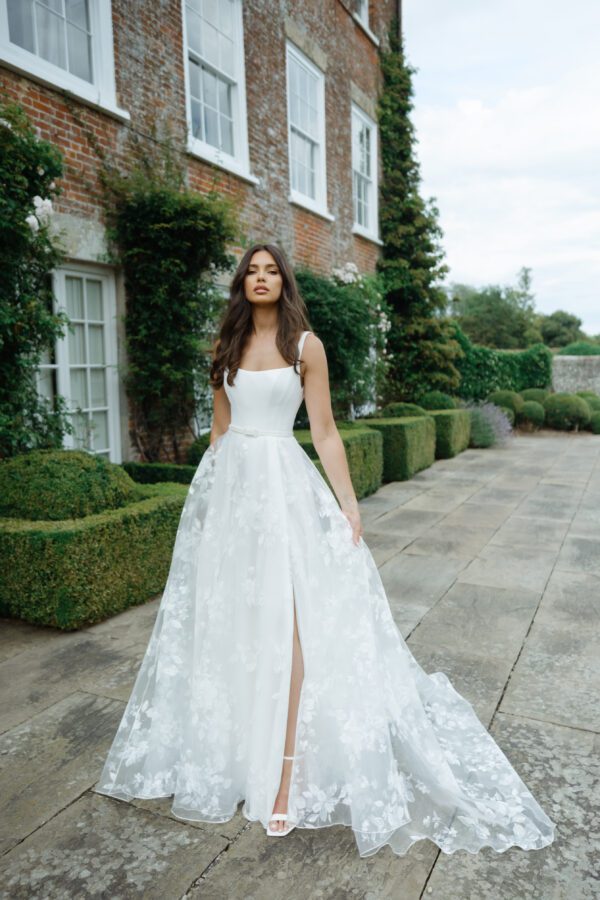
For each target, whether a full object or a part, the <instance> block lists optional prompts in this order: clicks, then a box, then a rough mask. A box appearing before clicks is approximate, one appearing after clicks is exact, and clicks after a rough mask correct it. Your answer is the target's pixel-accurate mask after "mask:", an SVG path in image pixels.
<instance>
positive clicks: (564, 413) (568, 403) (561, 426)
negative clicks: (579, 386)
mask: <svg viewBox="0 0 600 900" xmlns="http://www.w3.org/2000/svg"><path fill="white" fill-rule="evenodd" d="M544 410H545V412H546V425H548V426H549V427H550V428H556V429H558V430H559V431H572V430H575V431H577V430H579V429H580V428H585V426H586V425H589V423H590V419H591V410H590V408H589V406H588V405H587V403H586V402H585V400H584V399H583V398H582V397H578V396H577V395H576V394H567V393H557V394H550V396H549V397H547V398H546V399H545V400H544Z"/></svg>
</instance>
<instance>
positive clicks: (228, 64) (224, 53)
mask: <svg viewBox="0 0 600 900" xmlns="http://www.w3.org/2000/svg"><path fill="white" fill-rule="evenodd" d="M234 53H235V48H234V45H233V41H232V40H231V39H230V38H228V37H225V35H223V34H220V35H219V64H220V67H221V70H222V71H223V72H226V73H227V74H228V75H232V76H233V74H234V73H235V56H234Z"/></svg>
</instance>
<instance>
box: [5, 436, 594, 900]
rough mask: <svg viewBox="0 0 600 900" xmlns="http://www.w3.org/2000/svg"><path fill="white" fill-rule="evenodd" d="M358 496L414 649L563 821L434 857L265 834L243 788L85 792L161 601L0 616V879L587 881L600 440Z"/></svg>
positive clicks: (496, 889)
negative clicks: (175, 813)
mask: <svg viewBox="0 0 600 900" xmlns="http://www.w3.org/2000/svg"><path fill="white" fill-rule="evenodd" d="M360 507H361V512H362V518H363V523H364V528H365V533H364V537H365V540H366V542H367V544H368V545H369V547H370V548H371V551H372V553H373V555H374V557H375V559H376V560H377V563H378V565H379V567H380V572H381V576H382V579H383V582H384V584H385V587H386V590H387V592H388V597H389V600H390V605H391V607H392V610H393V612H394V615H395V618H396V621H397V623H398V626H399V628H400V629H401V631H402V634H403V635H404V637H405V638H406V639H407V640H408V644H409V646H410V648H411V650H412V652H413V653H414V655H415V656H416V658H417V659H418V660H419V662H420V663H421V664H422V665H423V666H424V668H425V669H426V670H427V671H429V672H433V671H444V672H446V673H447V674H448V676H449V677H450V678H451V679H452V681H453V683H454V685H455V686H456V688H457V690H459V691H460V692H461V693H462V694H463V695H464V696H465V697H466V698H467V699H468V700H469V701H470V702H471V703H472V704H473V706H474V707H475V709H476V711H477V713H478V715H479V717H480V718H481V720H482V721H483V722H484V723H485V725H486V727H488V728H490V730H491V733H492V734H493V736H494V738H495V739H496V741H497V742H498V743H499V745H500V746H501V747H502V749H503V750H504V752H505V753H506V755H507V756H508V758H509V759H510V761H511V762H512V763H513V765H514V766H515V768H516V769H517V771H518V772H519V774H520V775H521V777H522V778H523V780H524V781H525V783H526V784H527V785H528V786H529V787H530V788H531V790H532V791H533V793H534V794H535V796H536V797H537V799H538V800H539V802H540V803H541V805H542V806H543V808H544V809H545V810H546V812H547V813H548V814H549V815H550V817H551V818H553V819H554V820H555V821H556V822H557V824H558V837H557V840H556V841H555V843H554V844H553V845H552V846H551V847H549V848H546V849H545V850H543V851H537V852H530V853H525V852H523V851H521V850H518V849H513V850H509V851H508V852H507V853H505V854H496V853H494V852H493V851H491V850H489V849H487V850H483V851H482V852H481V853H480V854H478V855H476V856H471V855H469V854H467V853H465V852H458V853H456V854H454V855H453V856H444V855H443V854H441V853H439V851H438V850H437V848H436V847H435V846H434V845H433V844H430V843H427V842H421V843H420V844H419V845H416V846H415V847H413V848H412V850H411V851H410V852H409V854H408V855H407V856H406V857H404V858H400V857H397V856H394V854H393V853H392V852H391V850H390V848H389V847H385V848H383V849H382V850H381V851H380V852H379V853H377V854H376V855H375V856H372V857H369V858H367V859H361V858H360V857H359V856H358V852H357V850H356V844H355V841H354V838H353V834H352V832H351V830H350V829H348V828H345V827H344V826H335V827H331V828H326V829H322V830H317V831H314V830H312V831H311V830H300V829H296V830H295V831H294V832H293V833H292V834H291V835H290V836H289V837H286V838H282V839H277V838H273V839H271V838H268V837H267V836H266V835H265V833H264V830H263V828H262V827H261V826H260V825H259V824H258V823H249V822H247V821H246V820H245V819H244V818H243V817H242V816H241V812H240V810H241V804H240V809H238V812H237V813H236V815H235V816H234V818H233V819H232V820H231V821H229V822H227V823H225V824H221V825H208V824H200V825H193V824H188V823H186V822H182V821H180V820H177V819H175V818H174V817H172V816H171V815H170V814H169V806H170V804H169V801H168V800H155V801H135V802H134V803H132V804H126V803H122V802H119V801H116V800H112V799H110V798H108V797H104V796H103V795H100V794H96V793H94V791H93V787H94V784H95V783H96V781H97V779H98V777H99V774H100V770H101V767H102V764H103V761H104V757H105V755H106V753H107V751H108V747H109V745H110V742H111V740H112V737H113V735H114V732H115V730H116V727H117V725H118V722H119V720H120V717H121V714H122V712H123V709H124V705H125V702H126V700H127V698H128V696H129V692H130V690H131V687H132V685H133V680H134V677H135V674H136V672H137V668H138V666H139V664H140V661H141V659H142V656H143V653H144V650H145V647H146V643H147V641H148V638H149V635H150V631H151V628H152V624H153V622H154V618H155V616H156V612H157V609H158V602H159V598H156V599H155V600H154V601H152V602H151V603H148V604H146V605H144V606H143V607H140V608H137V609H132V610H129V611H128V612H125V613H123V614H121V615H119V616H116V617H115V618H113V619H111V620H110V621H107V622H103V623H102V624H99V625H96V626H94V627H91V628H87V629H84V630H82V631H79V632H77V633H71V634H62V633H60V632H58V631H53V630H49V629H43V628H35V627H33V626H29V625H26V624H23V623H18V622H12V621H7V620H4V621H3V622H2V630H1V632H0V653H1V656H0V659H1V660H2V662H0V685H1V687H0V690H1V696H2V704H1V707H0V786H1V793H0V798H1V799H0V841H1V845H2V854H3V855H2V858H1V859H0V897H2V898H10V900H16V898H27V900H33V898H52V900H57V898H77V900H81V898H84V897H95V898H110V900H120V898H144V900H154V898H156V900H178V898H186V900H187V898H189V900H193V898H200V897H202V898H203V900H224V898H228V900H233V898H245V900H252V898H254V900H280V898H286V900H287V898H298V900H307V898H311V900H312V898H336V900H346V898H369V900H378V898H388V897H389V898H394V900H400V898H402V900H416V898H420V897H425V898H430V897H431V898H433V900H486V898H490V900H491V898H493V900H525V898H536V900H537V898H539V900H563V898H564V900H579V898H593V897H598V882H597V881H596V878H597V877H598V872H599V871H600V851H599V845H598V840H597V835H598V831H599V827H598V819H597V817H598V809H599V808H600V802H599V801H600V796H599V781H600V778H599V776H600V763H599V758H600V757H599V752H598V751H599V749H600V746H599V733H600V704H599V703H598V697H599V690H600V652H599V648H598V633H599V628H598V623H599V619H600V612H599V611H600V437H596V436H593V435H590V434H587V433H583V434H568V435H563V434H558V433H555V432H547V431H544V432H541V433H539V434H532V435H529V436H519V437H516V438H514V439H512V440H511V441H510V443H509V444H508V445H507V447H505V448H500V449H490V450H468V451H467V452H465V453H463V454H461V455H460V456H459V457H457V458H456V459H453V460H448V461H444V462H437V463H435V465H434V466H432V467H431V468H430V469H427V470H426V471H424V472H421V473H420V474H418V475H417V476H416V477H414V478H412V479H411V480H410V481H408V482H396V483H393V484H388V485H386V486H384V487H383V488H381V489H380V490H379V491H378V492H377V493H376V494H374V495H372V496H371V497H368V498H366V499H364V500H362V501H361V503H360ZM594 816H595V817H596V819H595V821H594Z"/></svg>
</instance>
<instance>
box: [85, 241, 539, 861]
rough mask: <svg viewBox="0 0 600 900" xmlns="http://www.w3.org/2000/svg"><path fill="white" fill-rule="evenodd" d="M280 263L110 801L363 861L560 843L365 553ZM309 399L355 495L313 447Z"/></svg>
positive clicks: (273, 259) (317, 376)
mask: <svg viewBox="0 0 600 900" xmlns="http://www.w3.org/2000/svg"><path fill="white" fill-rule="evenodd" d="M308 326H309V322H308V319H307V315H306V310H305V307H304V304H303V302H302V300H301V298H300V296H299V293H298V290H297V287H296V284H295V281H294V276H293V273H292V270H291V268H290V266H289V264H288V262H287V260H286V259H285V256H284V254H283V253H282V251H281V250H280V249H279V248H278V247H276V246H274V245H271V244H260V245H256V246H254V247H251V248H250V249H249V250H248V251H247V252H246V253H245V254H244V256H243V258H242V260H241V262H240V264H239V266H238V268H237V270H236V272H235V275H234V278H233V281H232V286H231V296H230V302H229V306H228V309H227V312H226V314H225V317H224V320H223V322H222V325H221V329H220V336H219V340H218V341H217V344H216V347H215V351H214V359H213V363H212V368H211V380H212V384H213V388H214V420H213V425H212V429H211V444H210V447H209V449H208V450H207V451H206V453H205V454H204V456H203V457H202V460H201V462H200V465H199V466H198V469H197V471H196V474H195V476H194V479H193V481H192V484H191V485H190V490H189V493H188V496H187V498H186V502H185V505H184V508H183V512H182V515H181V520H180V524H179V528H178V532H177V537H176V541H175V547H174V551H173V559H172V563H171V569H170V572H169V577H168V580H167V584H166V587H165V591H164V594H163V597H162V600H161V604H160V607H159V610H158V614H157V618H156V622H155V626H154V630H153V632H152V636H151V638H150V642H149V645H148V649H147V651H146V655H145V657H144V660H143V661H142V665H141V668H140V671H139V673H138V677H137V680H136V682H135V685H134V688H133V691H132V694H131V697H130V699H129V702H128V704H127V708H126V710H125V712H124V715H123V719H122V721H121V724H120V726H119V729H118V731H117V734H116V736H115V739H114V741H113V745H112V747H111V749H110V752H109V754H108V758H107V760H106V763H105V766H104V770H103V772H102V776H101V778H100V782H99V785H98V787H97V788H96V790H97V791H99V792H100V793H104V794H109V795H111V796H114V797H120V798H122V799H131V798H133V797H143V798H152V797H161V796H171V795H173V798H174V799H173V805H172V811H173V814H174V815H175V816H177V817H179V818H183V819H187V820H193V821H204V822H224V821H226V820H228V819H230V818H231V817H232V816H233V815H234V813H235V811H236V808H237V806H238V803H239V802H240V800H244V806H243V809H242V813H243V815H244V816H245V817H246V818H247V819H249V820H250V821H257V820H258V821H260V822H261V823H262V824H263V825H264V826H265V827H266V829H267V834H269V835H274V836H279V837H281V836H283V835H285V834H288V833H289V832H290V831H291V830H292V829H293V828H294V827H296V826H298V827H303V828H319V827H324V826H328V825H334V824H345V825H349V826H351V827H352V829H353V831H354V836H355V839H356V842H357V846H358V850H359V853H360V855H361V856H369V855H371V854H373V853H375V852H377V850H379V849H380V848H381V847H382V846H383V845H385V844H390V846H391V847H392V850H393V851H394V852H395V853H398V854H404V853H406V851H407V850H408V848H409V847H410V846H411V844H413V843H414V842H415V841H417V840H420V839H422V838H429V839H430V840H432V841H434V842H435V843H436V844H437V845H438V846H439V847H440V848H441V849H442V850H443V851H444V852H446V853H452V852H454V851H455V850H458V849H465V850H468V851H470V852H475V851H477V850H479V849H480V848H481V847H483V846H490V847H493V848H494V849H495V850H497V851H503V850H506V849H508V848H509V847H511V846H515V845H516V846H520V847H522V848H524V849H534V848H540V847H544V846H546V845H547V844H549V843H551V842H552V840H553V837H554V825H553V823H552V822H551V821H550V819H549V818H548V817H547V816H546V815H545V813H544V812H543V810H542V809H541V808H540V807H539V805H538V804H537V802H536V800H535V799H534V798H533V796H532V795H531V794H530V792H529V791H528V789H527V788H526V787H525V785H524V784H523V782H522V781H521V780H520V778H519V776H518V775H517V773H516V772H515V771H514V770H513V769H512V767H511V766H510V764H509V762H508V760H507V759H506V757H505V756H504V754H503V753H502V752H501V750H500V749H499V748H498V746H497V745H496V744H495V743H494V741H493V740H492V738H491V737H490V735H489V734H488V733H487V731H486V730H485V728H484V727H483V725H482V724H481V723H480V722H479V720H478V718H477V716H476V715H475V713H474V711H473V708H472V707H471V706H470V704H469V703H467V702H466V701H465V700H464V699H463V698H462V697H461V696H460V695H459V694H457V693H456V691H455V690H454V688H453V687H452V685H451V684H450V682H449V681H448V679H447V678H446V676H444V675H443V674H441V673H436V674H434V675H426V674H425V672H424V671H423V670H422V669H421V668H420V666H419V665H418V664H417V662H416V661H415V659H414V658H413V656H412V654H411V653H410V651H409V650H408V648H407V646H406V644H405V643H404V641H403V639H402V636H401V634H400V632H399V631H398V628H397V626H396V625H395V623H394V621H393V618H392V615H391V611H390V607H389V603H388V600H387V597H386V594H385V590H384V587H383V584H382V582H381V578H380V576H379V572H378V570H377V567H376V565H375V562H374V560H373V557H372V556H371V553H370V551H369V549H368V547H367V546H366V544H365V542H364V541H363V539H362V537H361V535H362V526H361V521H360V513H359V510H358V503H357V500H356V496H355V493H354V490H353V487H352V482H351V480H350V474H349V470H348V464H347V461H346V456H345V452H344V447H343V444H342V441H341V439H340V436H339V434H338V432H337V428H336V425H335V422H334V419H333V415H332V412H331V401H330V393H329V381H328V372H327V359H326V354H325V350H324V347H323V344H322V342H321V341H320V340H319V338H318V337H317V336H316V335H315V334H313V333H312V332H311V331H310V330H309V327H308ZM303 399H304V401H305V403H306V409H307V412H308V416H309V419H310V429H311V436H312V439H313V444H314V446H315V449H316V451H317V453H318V455H319V458H320V460H321V462H322V464H323V467H324V469H325V471H326V473H327V476H328V478H329V480H330V482H331V485H332V487H333V489H334V491H335V494H336V495H337V498H338V500H339V505H338V503H337V502H336V499H335V497H334V495H333V493H332V492H331V490H330V488H329V486H328V485H327V483H326V481H325V480H324V479H323V478H322V477H321V475H320V473H319V471H318V470H317V468H316V467H315V465H314V464H313V463H312V461H311V460H310V459H309V457H308V456H307V454H306V453H305V452H304V450H303V449H302V448H301V446H300V444H299V443H298V442H297V441H296V440H295V438H294V436H293V433H292V427H293V423H294V420H295V417H296V414H297V411H298V408H299V406H300V404H301V402H302V400H303Z"/></svg>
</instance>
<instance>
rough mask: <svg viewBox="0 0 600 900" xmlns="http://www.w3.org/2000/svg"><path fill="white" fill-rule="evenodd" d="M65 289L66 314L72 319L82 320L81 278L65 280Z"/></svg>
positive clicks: (67, 278)
mask: <svg viewBox="0 0 600 900" xmlns="http://www.w3.org/2000/svg"><path fill="white" fill-rule="evenodd" d="M65 287H66V289H67V314H68V315H69V316H70V317H71V318H72V319H83V278H72V277H71V276H67V277H66V278H65Z"/></svg>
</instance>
